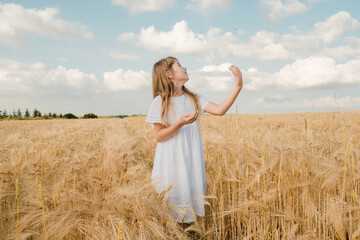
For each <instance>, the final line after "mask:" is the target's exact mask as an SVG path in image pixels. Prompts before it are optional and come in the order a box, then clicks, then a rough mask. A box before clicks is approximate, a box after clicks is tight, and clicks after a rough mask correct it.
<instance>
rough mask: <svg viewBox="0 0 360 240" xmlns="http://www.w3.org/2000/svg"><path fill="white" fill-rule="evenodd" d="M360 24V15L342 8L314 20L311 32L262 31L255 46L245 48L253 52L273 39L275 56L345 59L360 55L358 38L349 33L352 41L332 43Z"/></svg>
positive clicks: (271, 51) (255, 40)
mask: <svg viewBox="0 0 360 240" xmlns="http://www.w3.org/2000/svg"><path fill="white" fill-rule="evenodd" d="M358 28H360V23H359V21H358V20H357V19H355V18H353V17H351V15H350V14H349V13H348V12H338V13H336V14H333V15H331V16H330V17H329V18H327V19H326V20H325V21H323V22H318V23H316V24H314V29H313V30H312V31H310V32H308V33H302V32H300V31H298V30H296V33H289V34H283V35H282V34H278V33H272V32H267V31H259V32H258V33H256V34H255V35H254V36H253V37H252V38H251V39H252V41H251V42H252V44H251V46H254V49H252V48H245V51H246V50H247V49H248V50H249V54H250V53H251V52H255V53H256V49H258V47H261V44H264V46H266V45H265V43H270V44H269V48H270V50H268V51H267V52H268V54H269V55H270V56H271V58H276V57H277V58H279V59H285V58H286V57H289V58H290V57H292V58H304V57H308V56H314V55H320V56H330V57H336V58H337V59H345V58H346V57H349V56H356V55H357V53H358V51H359V49H360V47H359V42H358V39H356V38H354V37H347V38H346V39H347V40H348V42H349V44H348V45H345V46H338V47H334V46H331V45H332V44H334V43H335V42H336V40H338V39H340V37H341V36H342V35H343V34H344V32H346V31H355V30H356V29H358ZM264 46H263V47H264ZM328 46H331V47H328ZM276 48H278V50H277V49H276ZM354 49H355V51H354ZM356 49H357V50H356ZM276 53H277V54H278V56H277V55H276Z"/></svg>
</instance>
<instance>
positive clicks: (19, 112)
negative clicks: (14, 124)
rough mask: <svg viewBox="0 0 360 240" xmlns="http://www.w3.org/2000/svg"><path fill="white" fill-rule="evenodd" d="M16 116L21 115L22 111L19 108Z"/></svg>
mask: <svg viewBox="0 0 360 240" xmlns="http://www.w3.org/2000/svg"><path fill="white" fill-rule="evenodd" d="M16 116H17V117H19V118H21V117H22V112H21V110H20V108H19V109H18V110H17V113H16Z"/></svg>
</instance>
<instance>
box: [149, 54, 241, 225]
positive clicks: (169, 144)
mask: <svg viewBox="0 0 360 240" xmlns="http://www.w3.org/2000/svg"><path fill="white" fill-rule="evenodd" d="M229 70H230V71H231V72H232V73H233V75H234V78H235V83H236V84H235V88H234V90H233V91H232V92H231V93H230V94H229V95H228V97H227V98H226V99H225V100H224V101H223V102H222V103H221V104H219V105H217V104H215V103H213V102H209V101H208V100H207V99H206V98H204V97H203V96H201V95H200V94H195V93H193V92H191V91H189V90H188V89H187V88H186V87H185V86H184V84H185V83H186V82H187V81H188V80H189V76H188V74H187V72H186V68H185V67H182V66H181V65H180V63H179V61H178V60H177V59H176V58H174V57H167V58H164V59H161V60H160V61H158V62H156V63H155V64H154V67H153V71H152V88H153V97H154V99H153V100H152V103H151V105H150V109H149V112H148V114H147V117H146V120H145V121H146V122H147V123H149V124H150V125H151V126H152V127H153V129H154V135H155V139H156V141H157V142H158V143H157V147H156V152H155V159H154V167H153V171H152V184H153V186H154V188H155V189H156V191H157V192H158V193H161V192H163V191H165V190H167V189H168V188H169V187H171V189H170V191H169V192H167V193H166V194H167V195H166V196H167V197H168V200H169V203H170V204H171V205H173V206H174V207H175V208H176V209H177V211H174V212H173V213H172V215H173V216H174V218H175V219H176V221H177V222H182V223H190V222H193V221H194V218H195V216H194V214H193V213H195V214H196V215H198V216H204V215H205V210H204V195H205V192H206V176H205V163H204V153H203V146H202V141H201V135H200V129H199V125H198V122H197V121H196V120H197V119H198V116H199V114H201V113H203V112H207V113H210V114H214V115H220V116H222V115H224V114H225V113H226V112H227V110H228V109H229V108H230V107H231V105H232V104H233V103H234V101H235V99H236V97H237V96H238V94H239V93H240V90H241V88H242V74H241V72H240V70H239V68H238V67H235V66H233V65H231V66H230V67H229Z"/></svg>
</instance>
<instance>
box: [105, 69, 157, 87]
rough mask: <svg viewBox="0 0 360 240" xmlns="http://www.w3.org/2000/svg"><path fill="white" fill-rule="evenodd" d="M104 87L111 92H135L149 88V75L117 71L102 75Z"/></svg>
mask: <svg viewBox="0 0 360 240" xmlns="http://www.w3.org/2000/svg"><path fill="white" fill-rule="evenodd" d="M104 84H105V87H106V88H107V89H109V90H111V91H136V90H139V89H141V88H143V87H146V86H151V76H150V73H148V72H145V71H133V70H124V69H121V68H120V69H117V70H116V71H114V72H105V73H104Z"/></svg>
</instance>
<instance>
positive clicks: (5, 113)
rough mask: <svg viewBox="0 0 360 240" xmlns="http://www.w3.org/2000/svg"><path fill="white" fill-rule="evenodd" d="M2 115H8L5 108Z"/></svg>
mask: <svg viewBox="0 0 360 240" xmlns="http://www.w3.org/2000/svg"><path fill="white" fill-rule="evenodd" d="M2 115H3V117H4V118H6V117H8V114H7V111H6V109H4V111H3V114H2Z"/></svg>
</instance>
